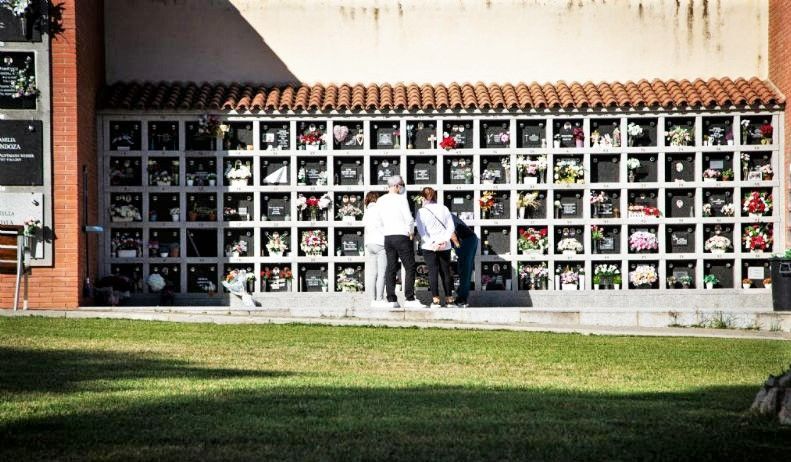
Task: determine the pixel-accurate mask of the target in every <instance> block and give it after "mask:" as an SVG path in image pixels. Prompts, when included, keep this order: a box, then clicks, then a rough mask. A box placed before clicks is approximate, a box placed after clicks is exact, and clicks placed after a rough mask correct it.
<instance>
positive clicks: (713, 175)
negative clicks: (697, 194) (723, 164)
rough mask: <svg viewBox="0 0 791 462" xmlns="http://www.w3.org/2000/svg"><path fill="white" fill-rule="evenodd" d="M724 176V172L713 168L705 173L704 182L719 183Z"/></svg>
mask: <svg viewBox="0 0 791 462" xmlns="http://www.w3.org/2000/svg"><path fill="white" fill-rule="evenodd" d="M721 176H722V172H720V171H719V170H715V169H713V168H707V169H706V170H704V171H703V181H704V182H712V181H717V180H718V179H719V178H720V177H721Z"/></svg>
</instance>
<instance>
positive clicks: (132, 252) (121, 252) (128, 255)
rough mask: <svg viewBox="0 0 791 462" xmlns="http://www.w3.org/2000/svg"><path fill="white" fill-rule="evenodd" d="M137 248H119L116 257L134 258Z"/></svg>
mask: <svg viewBox="0 0 791 462" xmlns="http://www.w3.org/2000/svg"><path fill="white" fill-rule="evenodd" d="M136 257H137V250H119V251H118V258H136Z"/></svg>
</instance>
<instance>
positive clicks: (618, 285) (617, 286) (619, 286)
mask: <svg viewBox="0 0 791 462" xmlns="http://www.w3.org/2000/svg"><path fill="white" fill-rule="evenodd" d="M612 287H613V290H621V285H620V284H613V285H612Z"/></svg>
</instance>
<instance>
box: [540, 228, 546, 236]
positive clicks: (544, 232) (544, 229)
mask: <svg viewBox="0 0 791 462" xmlns="http://www.w3.org/2000/svg"><path fill="white" fill-rule="evenodd" d="M539 234H541V237H544V236H546V235H547V229H546V228H541V231H539Z"/></svg>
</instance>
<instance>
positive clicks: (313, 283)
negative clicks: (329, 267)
mask: <svg viewBox="0 0 791 462" xmlns="http://www.w3.org/2000/svg"><path fill="white" fill-rule="evenodd" d="M304 278H305V279H304V281H305V283H304V284H305V292H322V288H323V287H324V280H325V279H326V278H327V273H326V272H325V271H322V270H317V269H309V270H306V271H305V276H304Z"/></svg>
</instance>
